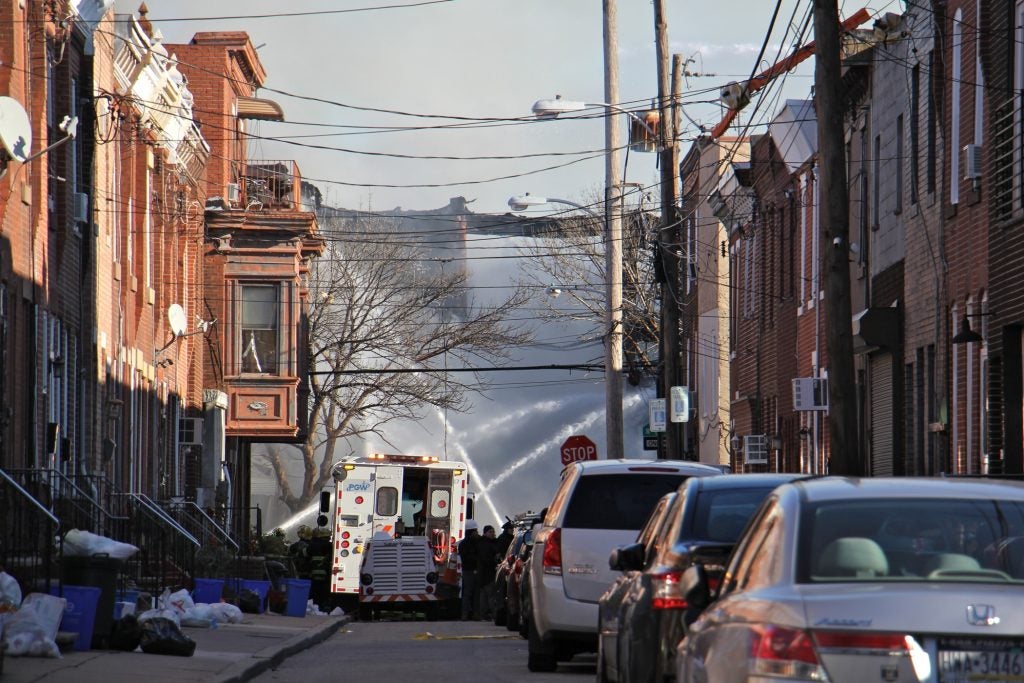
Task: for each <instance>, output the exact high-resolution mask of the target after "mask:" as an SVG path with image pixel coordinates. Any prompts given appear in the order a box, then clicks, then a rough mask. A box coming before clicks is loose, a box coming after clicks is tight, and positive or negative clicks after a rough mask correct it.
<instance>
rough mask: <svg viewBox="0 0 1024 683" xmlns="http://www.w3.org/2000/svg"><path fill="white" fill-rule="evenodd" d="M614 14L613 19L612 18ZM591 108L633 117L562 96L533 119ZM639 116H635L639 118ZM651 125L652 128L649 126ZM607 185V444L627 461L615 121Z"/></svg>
mask: <svg viewBox="0 0 1024 683" xmlns="http://www.w3.org/2000/svg"><path fill="white" fill-rule="evenodd" d="M610 15H611V16H610ZM613 19H614V13H613V12H607V11H606V12H605V23H606V26H605V34H606V45H605V97H606V98H607V99H608V100H610V101H611V102H615V101H616V100H618V95H619V85H618V63H617V62H616V61H615V60H614V57H613V50H611V49H609V48H610V46H609V45H608V44H607V42H608V41H607V38H608V35H610V34H612V33H613V31H612V30H611V28H612V27H611V25H610V24H611V23H613ZM588 106H598V107H605V108H606V109H610V110H612V111H616V112H620V113H625V114H627V115H629V114H630V112H628V111H626V110H625V109H622V108H621V107H618V106H617V105H615V104H610V103H607V102H598V103H591V104H588V103H586V102H575V101H573V100H563V99H562V97H561V95H559V96H557V97H555V99H553V100H537V101H536V102H534V103H533V114H534V116H537V117H538V118H542V119H550V118H555V117H557V116H559V115H560V114H565V113H568V112H572V111H580V110H581V109H586V108H587V107H588ZM634 116H635V115H634ZM645 126H646V124H645ZM604 130H605V138H604V140H605V166H604V168H605V180H604V232H605V237H604V239H605V249H604V265H605V270H604V272H605V285H606V289H607V295H606V296H605V322H606V327H607V330H608V343H607V344H605V347H604V350H605V357H604V367H605V371H604V374H605V377H604V385H605V439H606V441H607V444H608V445H607V447H606V448H607V458H608V459H609V460H615V459H619V458H622V457H624V452H623V432H624V431H625V427H624V422H623V417H622V217H621V216H620V215H619V212H618V210H617V209H618V206H619V202H620V199H621V192H622V187H621V183H620V179H619V168H618V166H619V158H620V156H621V150H620V149H619V148H620V147H621V145H620V142H619V141H620V135H619V130H618V127H617V126H615V124H614V122H613V120H612V117H607V119H606V120H605V126H604Z"/></svg>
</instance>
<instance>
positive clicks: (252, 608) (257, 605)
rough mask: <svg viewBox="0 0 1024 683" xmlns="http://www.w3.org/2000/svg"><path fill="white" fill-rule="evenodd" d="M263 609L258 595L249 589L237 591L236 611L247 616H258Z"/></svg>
mask: <svg viewBox="0 0 1024 683" xmlns="http://www.w3.org/2000/svg"><path fill="white" fill-rule="evenodd" d="M262 607H263V601H262V600H260V594H259V593H257V592H256V591H254V590H252V589H251V588H243V589H241V590H240V591H238V609H240V610H242V611H243V612H246V613H248V614H259V613H260V611H261V609H262Z"/></svg>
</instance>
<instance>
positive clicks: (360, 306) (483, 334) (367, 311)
mask: <svg viewBox="0 0 1024 683" xmlns="http://www.w3.org/2000/svg"><path fill="white" fill-rule="evenodd" d="M322 229H323V230H324V234H325V236H326V237H327V238H328V248H327V250H326V251H325V253H324V254H323V256H322V257H321V258H320V259H318V260H317V261H316V262H315V263H314V265H313V268H312V271H311V273H310V283H309V284H310V287H309V289H310V299H311V301H310V311H309V331H310V332H309V333H310V358H311V362H312V364H313V368H314V369H315V371H316V372H314V373H312V374H311V376H310V378H309V386H310V399H309V406H310V415H309V430H308V437H307V440H306V442H305V443H303V444H301V445H300V447H299V448H294V447H288V446H272V447H270V448H268V450H267V455H266V456H264V457H266V458H267V459H268V460H269V461H270V463H271V466H272V469H273V472H274V476H275V478H276V479H277V481H278V484H279V487H280V489H279V490H280V494H279V498H280V499H281V501H282V502H283V503H284V504H285V505H286V506H287V507H288V508H289V510H291V511H292V512H297V511H299V510H302V509H304V508H305V507H306V506H308V505H309V504H310V503H311V502H312V501H313V500H315V498H316V497H317V495H318V494H319V492H320V490H321V489H322V488H323V487H324V486H325V485H326V484H327V483H328V482H329V481H330V471H331V465H332V463H333V462H334V460H335V459H336V458H335V453H336V450H337V449H339V448H349V446H348V442H349V440H352V439H360V438H363V437H365V436H367V435H370V434H373V435H376V436H377V437H379V438H381V439H383V440H384V441H385V442H387V435H386V427H387V425H388V424H389V423H391V422H394V421H395V420H414V419H418V418H421V417H423V415H424V412H425V411H426V410H427V409H431V408H437V409H441V410H451V411H461V410H465V409H466V407H467V406H468V398H467V397H468V395H469V394H470V393H474V392H479V391H481V390H482V389H484V388H485V387H486V382H485V380H484V379H483V377H482V376H481V374H480V373H472V372H470V373H446V372H444V370H445V369H447V368H448V367H449V366H451V367H460V368H466V367H469V368H472V367H476V366H485V367H487V366H493V365H496V364H500V363H501V362H503V361H506V360H508V359H510V358H511V357H512V354H513V353H514V351H515V349H516V347H518V346H520V345H522V344H524V343H525V342H527V341H529V340H530V339H531V337H532V333H531V331H530V330H524V329H521V328H519V327H516V326H513V325H512V324H511V323H510V322H509V319H510V316H511V314H512V313H513V312H514V311H515V310H516V309H518V308H519V307H521V306H522V305H523V304H524V303H526V301H527V296H526V294H525V293H524V291H523V290H522V288H520V287H516V286H514V285H513V286H510V292H509V294H508V295H507V297H506V298H505V300H503V301H501V302H499V303H498V304H496V305H490V306H482V305H478V304H477V303H476V302H475V301H474V298H473V297H472V296H471V293H470V288H469V273H468V272H467V271H466V270H465V268H464V267H463V266H462V264H463V263H464V261H454V260H452V259H450V258H437V257H433V256H432V253H436V252H431V251H430V248H429V245H426V244H424V243H423V242H422V240H418V239H417V238H416V236H415V235H413V234H410V235H408V236H406V235H402V234H401V232H400V230H399V229H398V226H397V225H396V223H395V222H394V221H391V220H388V219H383V218H380V217H375V216H357V217H344V218H326V219H324V220H323V221H322ZM396 235H400V236H399V237H396ZM420 368H422V369H423V370H425V372H406V371H407V370H409V369H420ZM353 370H367V371H372V372H367V373H366V374H362V375H360V374H354V375H353V374H347V373H349V372H351V371H353ZM388 370H396V371H397V370H402V371H403V372H394V373H388V372H387V371H388ZM343 372H344V373H346V374H343ZM288 451H292V452H295V454H294V455H293V456H292V457H299V458H301V460H302V469H303V483H302V487H301V489H300V490H299V491H294V490H293V487H292V486H290V484H289V482H288V479H287V476H286V475H287V462H286V461H287V458H288V455H287V453H288Z"/></svg>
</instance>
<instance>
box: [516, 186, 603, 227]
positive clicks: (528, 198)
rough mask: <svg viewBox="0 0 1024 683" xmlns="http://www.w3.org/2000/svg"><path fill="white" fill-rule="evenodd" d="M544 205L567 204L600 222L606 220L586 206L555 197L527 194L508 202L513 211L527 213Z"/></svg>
mask: <svg viewBox="0 0 1024 683" xmlns="http://www.w3.org/2000/svg"><path fill="white" fill-rule="evenodd" d="M544 204H565V205H566V206H571V207H573V208H576V209H579V210H580V211H583V212H585V213H586V214H588V215H589V216H590V217H591V218H594V219H596V220H599V221H600V220H604V216H602V215H601V214H599V213H597V212H596V211H594V210H593V209H591V208H590V207H587V206H584V205H583V204H577V203H576V202H573V201H569V200H568V199H557V198H555V197H537V196H535V195H532V194H530V193H529V192H527V193H526V194H523V195H518V196H515V197H510V198H509V200H508V205H509V207H510V208H511V209H512V210H513V211H525V210H526V209H528V208H530V207H531V206H542V205H544Z"/></svg>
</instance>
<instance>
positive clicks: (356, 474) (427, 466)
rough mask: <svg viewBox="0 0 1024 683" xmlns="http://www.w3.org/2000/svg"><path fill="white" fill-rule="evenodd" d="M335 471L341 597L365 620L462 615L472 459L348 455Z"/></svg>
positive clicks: (326, 498) (328, 499) (328, 509)
mask: <svg viewBox="0 0 1024 683" xmlns="http://www.w3.org/2000/svg"><path fill="white" fill-rule="evenodd" d="M331 474H332V476H333V478H334V486H333V487H332V489H331V490H325V491H324V492H323V493H322V494H321V500H320V510H321V513H322V514H324V515H327V516H328V518H329V519H330V520H331V522H332V523H331V545H332V559H331V569H330V572H331V574H330V586H331V593H332V597H333V598H334V600H333V602H335V603H336V604H339V605H341V607H342V609H344V610H345V611H346V612H350V611H352V610H353V609H358V611H359V616H360V619H367V618H370V617H371V616H372V613H373V612H374V611H382V610H385V609H387V610H411V611H422V612H425V613H426V616H427V618H429V619H436V618H438V617H442V616H447V617H452V618H455V617H457V616H458V614H459V584H460V578H461V566H460V564H459V558H458V554H457V548H458V543H459V541H461V540H462V538H463V537H464V536H465V530H466V520H467V519H469V518H470V517H471V516H472V514H473V512H472V507H473V505H472V499H471V496H470V494H469V469H468V467H467V466H466V465H465V463H461V462H453V461H450V460H449V461H441V460H439V459H438V458H436V457H432V456H411V455H384V454H373V455H369V456H360V457H350V458H343V459H341V460H339V461H338V462H336V463H335V464H334V465H333V468H332V472H331ZM325 521H326V520H325Z"/></svg>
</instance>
